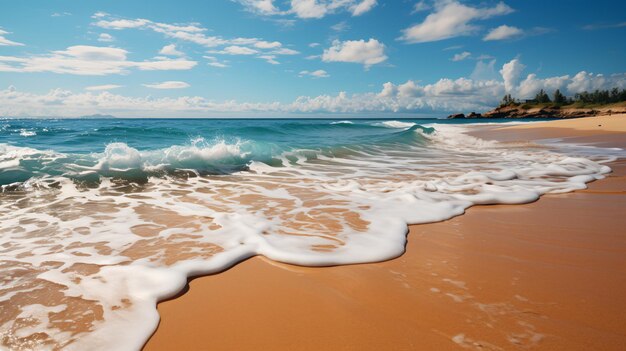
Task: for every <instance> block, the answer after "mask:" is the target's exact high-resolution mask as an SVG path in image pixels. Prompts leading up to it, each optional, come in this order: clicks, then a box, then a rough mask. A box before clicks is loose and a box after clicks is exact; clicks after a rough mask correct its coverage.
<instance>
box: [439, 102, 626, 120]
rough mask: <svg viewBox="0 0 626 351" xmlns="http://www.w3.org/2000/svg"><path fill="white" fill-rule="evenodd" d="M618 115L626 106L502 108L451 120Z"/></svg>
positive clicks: (511, 106)
mask: <svg viewBox="0 0 626 351" xmlns="http://www.w3.org/2000/svg"><path fill="white" fill-rule="evenodd" d="M616 113H626V106H624V105H621V106H619V105H617V106H616V105H613V106H603V107H598V108H576V107H560V106H537V107H527V106H524V105H519V106H514V105H510V106H500V107H497V108H495V109H493V110H491V111H488V112H485V113H475V112H471V113H469V114H467V115H465V114H463V113H457V114H452V115H450V116H448V118H449V119H459V118H468V119H475V118H578V117H592V116H604V115H611V114H616Z"/></svg>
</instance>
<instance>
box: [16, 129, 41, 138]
mask: <svg viewBox="0 0 626 351" xmlns="http://www.w3.org/2000/svg"><path fill="white" fill-rule="evenodd" d="M20 135H21V136H23V137H31V136H35V135H37V132H35V131H32V130H26V129H20Z"/></svg>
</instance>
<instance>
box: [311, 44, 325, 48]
mask: <svg viewBox="0 0 626 351" xmlns="http://www.w3.org/2000/svg"><path fill="white" fill-rule="evenodd" d="M320 45H322V44H320V43H311V44H309V47H310V48H316V47H318V46H320Z"/></svg>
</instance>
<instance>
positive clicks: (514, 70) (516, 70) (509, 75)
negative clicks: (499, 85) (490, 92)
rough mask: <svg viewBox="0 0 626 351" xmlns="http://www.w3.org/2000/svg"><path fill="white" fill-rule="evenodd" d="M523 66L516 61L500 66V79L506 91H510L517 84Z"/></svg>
mask: <svg viewBox="0 0 626 351" xmlns="http://www.w3.org/2000/svg"><path fill="white" fill-rule="evenodd" d="M524 68H526V66H524V64H522V62H521V61H520V60H518V59H514V60H511V61H510V62H507V63H505V64H504V66H502V69H501V70H500V74H501V75H502V79H503V80H504V88H505V89H506V91H509V92H510V91H511V90H513V88H515V86H516V85H517V82H519V79H520V77H521V75H522V72H523V71H524Z"/></svg>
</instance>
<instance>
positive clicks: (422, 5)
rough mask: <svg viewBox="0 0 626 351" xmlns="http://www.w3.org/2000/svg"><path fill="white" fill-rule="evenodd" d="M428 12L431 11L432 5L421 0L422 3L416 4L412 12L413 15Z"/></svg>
mask: <svg viewBox="0 0 626 351" xmlns="http://www.w3.org/2000/svg"><path fill="white" fill-rule="evenodd" d="M426 10H430V5H429V4H428V3H427V2H426V1H425V0H421V1H418V2H416V3H415V5H413V11H411V14H414V13H417V12H422V11H426Z"/></svg>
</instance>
